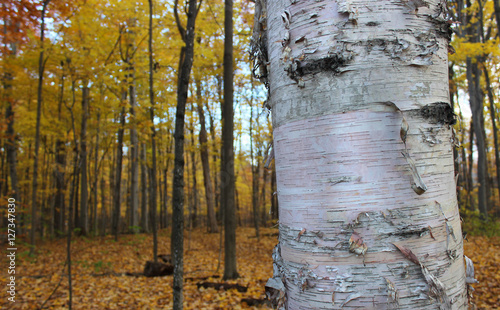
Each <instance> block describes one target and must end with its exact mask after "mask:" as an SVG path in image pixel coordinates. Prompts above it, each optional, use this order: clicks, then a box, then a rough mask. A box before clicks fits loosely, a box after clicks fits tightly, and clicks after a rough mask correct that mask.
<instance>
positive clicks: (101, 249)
mask: <svg viewBox="0 0 500 310" xmlns="http://www.w3.org/2000/svg"><path fill="white" fill-rule="evenodd" d="M168 233H169V232H168V230H162V231H160V233H159V246H158V253H159V254H168V252H169V250H168V249H169V247H170V246H169V244H170V238H169V235H168ZM276 243H277V229H270V228H267V229H261V238H260V240H258V239H257V238H255V230H253V229H251V228H240V229H238V234H237V244H238V245H237V254H238V272H239V274H240V276H241V277H240V278H239V279H237V280H235V281H230V283H234V284H239V285H241V286H244V287H247V288H248V290H247V291H246V292H239V291H238V290H235V289H231V290H227V291H226V290H216V289H214V288H203V287H200V288H198V285H197V284H199V283H201V282H215V283H218V282H221V281H222V280H221V279H220V278H218V276H220V275H222V272H223V263H221V265H220V268H219V269H218V268H217V267H218V261H219V257H220V254H219V244H220V239H219V234H207V233H206V232H205V231H204V230H200V229H198V230H194V231H192V232H191V233H189V232H186V235H185V250H186V253H185V256H184V257H185V262H184V270H185V278H186V281H185V285H184V309H200V310H201V309H210V310H211V309H270V307H269V306H268V305H266V304H261V305H259V306H249V305H248V304H247V303H246V302H243V301H242V300H243V299H251V301H250V300H249V301H248V303H251V302H253V301H255V300H263V299H264V297H265V294H264V285H265V283H266V281H267V279H268V278H269V277H270V276H272V269H273V268H272V258H271V252H272V249H273V247H274V245H275V244H276ZM4 246H5V245H4ZM5 248H7V247H6V246H5ZM2 252H5V251H2ZM465 252H466V255H468V256H469V257H470V258H471V259H472V260H473V261H474V264H475V268H476V279H478V280H479V283H478V284H475V285H474V287H475V289H476V291H475V292H474V300H475V303H476V305H477V306H478V309H498V308H500V297H499V296H500V273H499V266H500V238H489V239H488V238H485V237H470V238H469V241H466V242H465ZM151 257H152V237H151V236H149V235H148V236H147V235H144V234H138V235H122V236H120V238H119V241H118V242H115V241H114V239H113V237H112V236H106V237H104V238H102V237H95V238H84V237H79V238H75V240H74V241H73V243H72V273H73V276H72V284H73V309H171V308H172V276H166V277H156V278H147V277H143V276H130V275H126V273H127V272H128V273H140V272H142V271H143V269H144V265H145V262H146V261H147V260H149V259H151ZM65 261H66V240H65V239H59V240H54V241H46V242H44V243H43V244H40V245H39V247H38V249H37V255H36V256H29V251H28V247H27V246H26V245H19V246H18V251H17V256H16V279H15V286H16V296H15V298H16V302H15V303H11V302H9V301H8V300H7V297H8V295H7V292H6V289H5V287H6V286H7V284H8V282H7V279H8V277H9V276H10V275H8V274H7V270H8V269H7V268H2V269H1V270H0V277H1V278H0V285H1V287H2V290H1V291H2V296H3V297H2V299H1V300H0V308H2V309H7V308H8V309H42V308H44V309H63V308H67V302H68V281H67V277H65V276H63V272H64V273H65V272H66V270H67V268H66V266H65ZM8 263H9V261H8V258H7V256H6V255H2V256H1V258H0V266H8V265H7V264H8Z"/></svg>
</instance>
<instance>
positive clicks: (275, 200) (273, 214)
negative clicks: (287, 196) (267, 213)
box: [271, 166, 279, 220]
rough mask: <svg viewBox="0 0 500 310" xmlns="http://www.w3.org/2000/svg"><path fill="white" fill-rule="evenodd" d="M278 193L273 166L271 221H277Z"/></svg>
mask: <svg viewBox="0 0 500 310" xmlns="http://www.w3.org/2000/svg"><path fill="white" fill-rule="evenodd" d="M277 194H278V193H277V192H276V169H275V167H274V166H273V172H272V174H271V218H272V219H273V220H277V219H278V216H279V214H278V195H277Z"/></svg>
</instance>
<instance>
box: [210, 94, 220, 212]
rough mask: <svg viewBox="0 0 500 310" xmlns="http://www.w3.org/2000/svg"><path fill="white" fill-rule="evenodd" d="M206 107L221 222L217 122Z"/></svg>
mask: <svg viewBox="0 0 500 310" xmlns="http://www.w3.org/2000/svg"><path fill="white" fill-rule="evenodd" d="M219 92H220V91H219ZM206 107H207V113H208V119H209V121H210V139H211V140H212V141H211V142H212V165H213V166H212V167H213V169H212V171H213V174H214V176H213V180H214V209H215V213H216V218H217V219H218V220H221V218H220V213H222V212H221V209H220V203H219V202H220V199H219V195H220V193H219V191H220V187H219V182H218V179H219V176H220V175H219V172H220V169H218V167H217V157H218V151H219V148H218V147H217V146H218V144H217V139H216V136H217V133H216V129H215V120H214V117H213V116H212V113H211V112H210V106H209V105H208V102H207V103H206ZM207 149H208V145H207ZM218 213H219V214H218ZM221 221H222V220H221Z"/></svg>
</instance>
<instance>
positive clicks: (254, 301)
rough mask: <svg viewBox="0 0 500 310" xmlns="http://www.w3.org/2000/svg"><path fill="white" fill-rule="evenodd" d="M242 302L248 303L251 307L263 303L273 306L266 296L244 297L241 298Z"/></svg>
mask: <svg viewBox="0 0 500 310" xmlns="http://www.w3.org/2000/svg"><path fill="white" fill-rule="evenodd" d="M241 303H246V304H247V306H249V307H258V306H263V305H267V306H271V303H270V302H269V300H267V299H266V298H261V299H255V298H243V299H241Z"/></svg>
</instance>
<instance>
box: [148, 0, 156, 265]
mask: <svg viewBox="0 0 500 310" xmlns="http://www.w3.org/2000/svg"><path fill="white" fill-rule="evenodd" d="M148 4H149V40H148V54H149V104H150V105H149V117H150V121H151V151H152V159H151V170H150V182H151V184H150V186H151V191H150V193H149V202H150V203H149V208H150V213H151V226H152V229H153V261H154V262H155V263H156V262H158V231H157V229H156V226H157V218H156V210H157V209H156V207H157V205H156V193H157V185H156V180H157V178H156V129H155V123H154V120H155V111H154V108H155V96H154V88H153V86H154V71H153V0H148Z"/></svg>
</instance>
